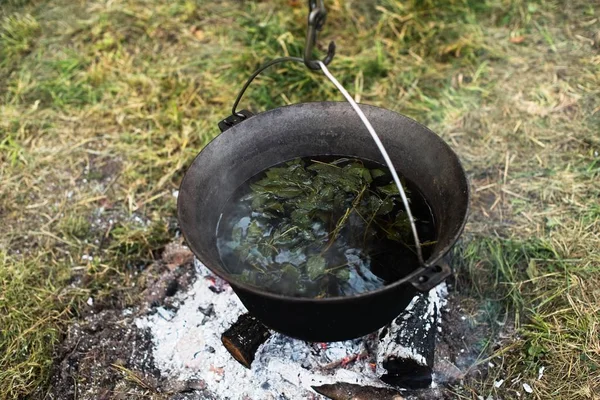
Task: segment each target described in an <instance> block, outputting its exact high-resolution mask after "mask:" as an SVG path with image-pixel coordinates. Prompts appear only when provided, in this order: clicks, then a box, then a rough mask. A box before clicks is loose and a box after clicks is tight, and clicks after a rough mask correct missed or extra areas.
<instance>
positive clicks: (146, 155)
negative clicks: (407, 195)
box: [0, 0, 600, 399]
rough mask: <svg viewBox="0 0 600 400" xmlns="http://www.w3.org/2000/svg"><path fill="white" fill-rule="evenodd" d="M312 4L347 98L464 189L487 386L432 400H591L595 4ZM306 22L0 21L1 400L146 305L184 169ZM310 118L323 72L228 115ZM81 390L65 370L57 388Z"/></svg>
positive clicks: (178, 14)
mask: <svg viewBox="0 0 600 400" xmlns="http://www.w3.org/2000/svg"><path fill="white" fill-rule="evenodd" d="M325 3H326V5H327V8H328V10H329V15H328V19H327V24H326V26H325V29H324V31H323V32H322V34H321V35H320V38H319V49H320V51H319V54H323V50H324V49H325V47H326V45H327V43H328V42H329V41H330V40H335V42H336V44H337V46H338V54H337V55H336V57H335V59H334V61H333V62H332V64H331V66H330V69H331V71H332V73H333V74H334V75H336V76H337V77H338V78H339V80H340V81H341V82H342V83H343V84H344V85H345V86H346V87H347V88H348V90H349V91H350V92H351V93H352V94H353V95H354V96H355V98H356V99H357V100H359V101H361V102H364V103H368V104H374V105H378V106H382V107H385V108H389V109H392V110H394V111H397V112H400V113H403V114H406V115H408V116H410V117H412V118H415V119H416V120H417V121H419V122H422V123H424V124H426V125H427V126H429V127H430V128H432V129H433V130H434V131H435V132H437V133H438V134H439V135H441V136H442V137H443V138H444V139H445V140H446V141H447V142H448V143H449V144H450V145H451V146H452V147H453V148H454V150H455V151H456V152H457V153H458V154H459V157H460V159H461V160H462V162H463V164H464V166H465V168H466V170H467V173H468V175H469V179H470V182H471V193H472V202H471V213H470V219H469V223H468V224H467V227H466V229H465V233H464V235H463V237H462V240H461V241H460V243H459V244H458V245H457V246H456V248H455V251H454V256H455V259H456V260H457V261H456V263H455V265H456V280H457V289H458V290H459V292H460V293H461V294H462V295H463V305H462V308H463V310H466V311H468V313H469V321H470V322H472V324H473V325H474V326H477V325H478V324H481V323H486V324H487V325H489V326H492V327H495V328H496V329H494V330H493V331H490V332H488V333H487V334H486V335H481V338H480V340H481V346H480V347H481V349H482V350H481V354H480V355H479V356H478V359H477V361H476V364H477V366H479V367H482V366H483V367H485V366H487V365H488V363H489V362H492V363H493V365H494V367H493V368H487V373H486V374H482V375H474V376H470V377H468V378H465V379H464V381H463V382H462V383H461V384H458V385H454V386H452V387H450V388H449V389H448V390H449V391H450V392H451V393H453V394H452V396H454V398H459V399H477V398H478V396H482V397H483V398H486V397H487V396H490V395H491V396H492V397H493V398H496V397H501V398H505V399H506V398H515V397H516V392H517V391H519V392H520V393H521V395H522V396H525V395H527V396H529V397H531V398H538V399H549V398H552V399H590V398H591V399H598V398H600V289H599V288H600V278H599V274H598V272H600V250H598V249H599V248H600V202H599V200H598V199H599V196H600V184H599V179H600V5H599V4H598V3H597V2H595V1H589V0H573V1H568V2H567V1H564V2H563V1H559V0H554V1H551V0H550V1H541V0H540V1H525V0H486V1H475V0H436V1H434V0H425V1H417V0H407V1H393V0H382V1H378V2H376V3H375V2H361V1H358V0H352V1H351V0H348V1H341V0H331V1H326V2H325ZM305 7H306V4H305V2H304V1H295V0H279V1H268V2H267V1H227V0H226V1H220V2H205V1H200V0H196V1H193V0H176V1H170V2H159V1H155V0H151V1H141V0H117V1H102V0H93V1H86V2H84V1H71V0H57V1H53V2H45V1H42V0H8V1H4V2H3V3H2V7H1V8H0V182H1V185H0V218H1V222H2V223H1V224H0V327H1V328H0V329H1V330H0V398H2V399H12V398H44V396H45V395H46V394H48V393H50V392H51V391H52V386H53V385H52V382H53V378H52V377H53V376H56V373H57V371H59V370H60V363H61V359H62V357H65V354H63V353H62V352H61V351H62V350H63V349H64V348H65V343H69V342H68V341H69V340H73V339H72V338H70V337H69V332H73V330H74V329H75V330H76V329H77V326H81V324H88V323H89V321H88V320H89V315H90V311H91V310H93V311H94V312H95V313H102V312H104V314H103V315H111V313H113V312H114V311H111V310H122V309H126V308H128V307H139V306H140V304H142V303H143V301H146V300H144V299H145V297H144V296H146V295H147V292H146V290H147V289H148V288H149V287H152V285H154V284H155V282H156V281H157V280H160V278H159V275H161V276H162V273H163V272H165V271H166V270H165V268H166V269H169V265H173V263H171V264H170V263H169V262H168V261H164V259H163V250H164V248H165V245H166V244H167V243H170V242H172V241H173V239H174V238H176V237H177V234H178V231H177V223H176V219H175V214H176V204H175V196H174V193H176V190H177V187H178V184H179V182H180V181H181V178H182V176H183V173H184V172H185V168H186V166H188V165H189V164H190V162H191V160H192V159H193V157H194V156H195V154H196V153H197V152H198V151H199V150H200V149H201V148H202V146H203V145H205V144H206V143H207V142H208V141H209V140H210V139H211V138H212V137H214V136H215V135H216V134H217V133H218V129H217V122H218V121H219V120H220V119H221V118H224V117H226V116H228V115H229V113H230V108H231V105H232V101H233V99H234V98H235V95H236V94H237V91H238V90H239V88H240V86H241V85H242V83H243V81H244V80H245V78H246V77H247V76H248V74H249V73H251V71H252V70H253V69H254V68H256V67H257V66H258V65H259V64H260V63H261V62H263V61H265V60H269V59H272V58H274V57H276V56H280V55H284V54H290V55H301V53H302V49H303V40H304V39H303V36H304V34H305V23H306V9H305ZM325 99H327V100H341V97H340V95H339V94H337V93H336V91H335V89H334V88H333V87H332V86H331V85H330V84H329V83H328V82H327V81H326V80H325V78H324V77H323V76H322V75H320V74H318V73H311V72H308V71H307V70H306V69H305V68H304V67H303V66H301V65H282V66H278V67H275V68H274V69H273V70H272V71H271V72H270V73H268V74H266V75H265V76H264V77H262V78H259V79H258V80H257V82H256V84H255V85H254V86H253V87H251V88H250V90H249V92H248V94H247V96H246V97H245V98H244V99H243V100H242V104H243V108H249V109H251V110H253V111H255V112H258V111H261V110H265V109H269V108H273V107H276V106H279V105H283V104H289V103H296V102H300V101H311V100H314V101H319V100H325ZM181 263H183V262H181ZM174 264H180V262H179V261H178V262H174ZM161 268H162V269H161ZM180 268H181V267H180ZM144 293H145V294H144ZM90 299H91V300H90ZM89 303H91V304H92V305H90V304H89ZM115 318H116V317H115ZM139 339H140V340H142V339H143V338H139ZM82 345H84V348H85V346H88V344H86V343H82ZM138 367H140V366H136V365H121V364H119V363H117V362H116V363H115V366H114V367H113V368H114V369H115V370H114V371H112V372H111V373H110V376H112V378H111V379H113V380H114V382H113V383H111V384H112V385H114V387H117V388H120V387H122V386H123V387H124V386H126V387H127V388H131V389H124V390H125V392H126V393H127V390H132V391H137V392H136V393H138V392H139V393H142V395H144V396H146V395H152V393H155V392H156V391H153V388H154V386H152V385H151V384H148V383H146V381H143V380H140V379H138V375H136V372H135V369H136V368H138ZM542 367H544V368H545V369H544V370H543V371H544V372H543V376H542V377H541V379H538V375H539V372H540V368H542ZM115 371H117V372H118V373H114V372H115ZM85 376H86V375H85V371H82V370H77V369H75V370H74V372H73V373H72V375H71V378H72V380H73V385H74V386H77V385H78V384H79V383H82V384H83V383H85V382H84V381H85ZM501 379H502V380H504V383H503V384H502V385H499V387H497V386H498V385H497V384H496V385H494V383H495V382H499V381H500V380H501ZM523 379H527V381H530V382H534V383H535V384H532V391H533V393H531V394H526V393H525V392H524V391H523V388H522V381H523ZM144 385H146V386H144ZM140 388H141V389H140ZM116 392H117V390H115V391H114V393H116ZM111 393H113V392H111ZM154 395H155V396H159V394H156V393H155V394H154ZM108 396H109V397H110V394H109V395H108ZM80 398H82V397H80Z"/></svg>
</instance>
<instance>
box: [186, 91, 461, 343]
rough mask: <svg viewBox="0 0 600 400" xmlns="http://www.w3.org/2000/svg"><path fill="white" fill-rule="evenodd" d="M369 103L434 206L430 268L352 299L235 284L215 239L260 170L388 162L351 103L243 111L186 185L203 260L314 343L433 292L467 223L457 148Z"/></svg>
mask: <svg viewBox="0 0 600 400" xmlns="http://www.w3.org/2000/svg"><path fill="white" fill-rule="evenodd" d="M360 107H361V109H362V110H363V111H364V113H365V114H366V116H367V118H368V119H369V121H370V122H371V124H372V125H373V127H374V128H375V131H376V132H377V133H378V135H379V136H380V138H381V141H382V142H383V144H384V145H385V147H386V149H387V151H388V153H389V155H390V157H391V159H392V162H393V163H394V165H395V167H396V169H397V170H398V171H399V172H401V173H402V174H403V175H404V176H405V177H406V178H407V179H408V180H410V181H412V182H414V183H415V184H416V185H417V186H418V188H419V189H420V191H421V192H422V193H423V195H424V196H425V198H426V200H427V201H428V203H429V205H430V206H431V208H432V212H433V216H434V219H435V222H436V227H437V244H436V245H435V248H434V250H433V252H432V254H431V256H430V257H429V259H428V260H427V261H426V268H424V269H422V268H421V269H420V268H419V266H418V265H415V266H414V272H413V273H411V274H409V275H410V276H408V277H407V278H406V279H402V280H400V281H397V282H395V283H393V284H390V285H388V286H385V287H383V288H380V289H378V290H375V291H372V292H367V293H364V294H360V295H356V296H350V297H336V298H326V299H310V298H298V297H287V296H281V295H277V294H273V293H269V292H265V291H261V290H260V289H257V288H255V287H253V286H249V285H246V284H243V283H240V282H236V281H234V280H232V278H231V276H229V275H228V273H227V272H226V270H224V268H223V265H222V262H221V259H220V257H219V253H218V251H217V245H216V235H215V232H216V226H217V222H218V220H219V216H220V213H221V209H222V207H223V206H224V204H226V202H227V201H228V199H229V197H230V196H231V195H232V194H233V192H234V191H235V189H236V188H237V187H238V186H240V185H241V184H242V183H244V182H245V181H246V180H248V179H249V178H251V177H252V176H254V175H256V174H257V173H259V172H261V171H263V170H265V169H267V168H269V167H271V166H273V165H275V164H279V163H281V162H284V161H288V160H291V159H294V158H297V157H307V156H319V155H336V156H353V157H358V158H362V159H366V160H371V161H375V162H379V163H383V160H382V157H381V155H380V153H379V151H378V149H377V147H376V145H375V144H374V143H373V140H372V139H371V137H370V136H369V134H368V132H367V130H366V128H365V127H364V125H363V124H362V122H361V121H360V119H359V117H358V116H357V115H356V113H355V112H354V111H353V110H352V108H351V106H350V105H349V104H348V103H337V102H319V103H305V104H294V105H291V106H287V107H281V108H276V109H273V110H270V111H266V112H263V113H260V114H257V115H252V114H251V113H249V112H247V111H246V112H243V114H244V115H245V116H244V117H236V116H232V117H230V118H228V119H226V120H223V121H222V122H221V123H220V124H219V126H220V127H221V129H222V130H224V132H222V133H221V134H220V135H219V136H217V137H216V138H215V139H214V140H213V141H212V142H210V143H209V144H208V145H207V146H206V147H205V148H204V149H203V150H202V151H201V152H200V154H198V156H197V157H196V159H195V160H194V161H193V163H192V165H191V166H190V168H189V169H188V171H187V173H186V175H185V177H184V178H183V182H182V183H181V188H180V190H179V199H178V214H179V223H180V226H181V230H182V232H183V235H184V237H185V239H186V241H187V243H188V245H189V246H190V248H191V250H192V251H193V252H194V254H195V255H196V256H197V257H198V259H199V260H200V261H201V262H202V263H203V264H204V265H206V266H207V267H208V268H209V269H210V270H212V271H213V272H214V273H215V274H217V275H218V276H220V277H221V278H223V279H225V280H227V281H228V282H229V283H230V284H231V287H232V288H233V290H234V291H235V293H236V294H237V295H238V296H239V298H240V300H241V301H242V303H243V304H244V306H246V308H247V309H248V311H249V312H250V313H251V314H253V315H254V316H255V317H256V318H258V319H259V320H260V321H261V322H263V323H264V324H265V325H266V326H268V327H269V328H271V329H273V330H276V331H279V332H281V333H283V334H286V335H288V336H292V337H295V338H298V339H303V340H307V341H315V342H327V341H338V340H347V339H352V338H356V337H360V336H363V335H366V334H368V333H370V332H373V331H376V330H377V329H379V328H381V327H382V326H384V325H385V324H387V323H389V322H390V321H392V320H393V319H394V318H395V317H396V316H397V315H398V314H399V313H400V312H401V311H402V310H404V309H405V308H406V306H407V305H408V303H409V302H410V300H411V299H412V298H413V297H414V295H415V294H416V293H417V290H420V291H427V290H429V289H431V288H432V287H434V286H435V285H437V284H438V283H440V282H441V281H442V280H444V279H445V278H446V277H447V276H448V275H449V274H450V268H449V266H448V265H447V263H446V262H444V259H443V257H444V255H445V254H446V253H447V252H448V251H449V250H450V248H451V247H452V246H453V245H454V243H455V242H456V240H457V239H458V237H459V235H460V233H461V232H462V229H463V226H464V224H465V222H466V218H467V211H468V204H469V190H468V183H467V178H466V176H465V172H464V170H463V168H462V166H461V164H460V162H459V160H458V158H457V156H456V154H455V153H454V152H453V151H452V149H450V147H449V146H448V145H447V144H446V143H445V142H444V141H443V140H442V139H441V138H440V137H438V136H437V135H436V134H435V133H433V132H432V131H430V130H429V129H427V128H426V127H424V126H422V125H420V124H418V123H416V122H415V121H413V120H411V119H409V118H407V117H404V116H402V115H399V114H397V113H395V112H392V111H389V110H385V109H382V108H377V107H372V106H367V105H361V106H360Z"/></svg>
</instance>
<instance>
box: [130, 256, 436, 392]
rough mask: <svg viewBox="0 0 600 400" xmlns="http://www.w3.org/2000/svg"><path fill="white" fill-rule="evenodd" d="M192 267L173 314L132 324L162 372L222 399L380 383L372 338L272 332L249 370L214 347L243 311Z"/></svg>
mask: <svg viewBox="0 0 600 400" xmlns="http://www.w3.org/2000/svg"><path fill="white" fill-rule="evenodd" d="M196 267H197V272H198V274H197V275H198V279H197V280H196V282H195V283H194V285H193V286H192V287H190V289H189V290H188V292H187V293H180V294H179V295H178V298H177V300H178V302H179V309H178V310H177V311H176V312H173V311H169V310H166V309H164V308H160V307H159V308H158V309H157V312H156V313H155V314H153V315H151V316H147V317H143V318H140V319H138V320H137V321H136V325H137V326H138V327H139V328H148V329H149V330H150V331H151V334H152V337H153V343H154V351H153V353H154V359H155V362H156V367H157V368H158V369H159V370H160V371H161V374H163V376H165V377H167V378H169V379H173V380H182V381H189V380H202V381H204V383H205V384H206V389H207V390H208V391H210V392H211V393H212V394H213V395H214V396H216V397H217V398H222V399H242V398H245V399H253V400H258V399H280V398H284V399H300V398H313V399H324V397H322V396H320V395H318V394H317V393H316V392H314V391H313V390H312V388H311V386H318V385H321V384H331V383H336V382H347V383H354V384H361V385H370V386H377V387H385V386H386V385H385V384H384V383H383V382H382V381H380V380H379V378H378V374H377V372H376V371H375V365H374V362H375V360H374V355H375V354H376V352H377V348H376V346H377V337H376V335H371V336H367V337H364V338H360V339H356V340H350V341H345V342H334V343H326V344H325V343H307V342H303V341H300V340H295V339H292V338H289V337H287V336H284V335H281V334H278V333H273V335H272V336H271V337H270V338H269V339H268V340H267V341H266V342H265V343H264V344H263V345H262V346H261V347H260V348H259V349H258V351H257V353H256V357H255V360H254V362H253V363H252V369H246V368H244V367H243V366H242V365H241V364H239V363H238V362H237V361H235V360H234V359H233V358H232V357H231V355H230V354H229V353H228V352H227V350H226V349H225V347H224V346H223V345H222V343H221V334H222V333H223V332H224V331H225V330H226V329H227V328H229V327H230V326H231V324H233V323H234V322H235V321H236V320H237V318H238V317H239V315H241V314H243V313H245V312H246V311H247V310H246V309H245V307H244V306H243V305H242V303H241V302H240V300H239V299H238V297H237V296H236V295H235V294H234V292H233V290H232V289H231V287H230V286H229V285H228V284H227V283H226V282H225V281H223V280H222V279H220V278H218V277H216V276H215V275H214V274H212V273H211V272H210V271H209V270H208V269H207V268H206V267H204V266H203V265H202V264H200V263H199V262H198V261H196ZM443 286H444V288H442V289H439V291H432V293H433V294H430V296H437V297H435V298H436V299H437V300H436V301H437V302H438V304H440V307H441V304H442V302H443V300H442V298H443V297H444V295H445V290H446V289H445V285H443ZM210 287H212V290H211V288H210ZM211 308H212V311H210V310H211ZM348 361H349V362H348ZM200 398H201V397H198V399H200Z"/></svg>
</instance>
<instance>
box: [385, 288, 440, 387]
mask: <svg viewBox="0 0 600 400" xmlns="http://www.w3.org/2000/svg"><path fill="white" fill-rule="evenodd" d="M439 308H440V304H439V297H438V296H437V295H436V293H435V289H433V290H432V291H430V293H429V294H427V293H425V294H419V295H417V296H416V297H415V298H414V299H413V301H412V303H411V304H410V305H409V307H407V309H406V310H405V311H404V312H403V313H402V314H400V316H399V317H397V318H396V319H395V320H394V321H393V322H392V323H391V324H390V325H389V326H388V327H387V329H385V328H384V329H383V330H382V331H381V333H380V342H379V346H378V350H377V364H378V369H379V372H380V377H381V380H383V381H384V382H386V383H388V384H390V385H393V386H397V387H403V388H409V389H419V388H426V387H429V386H430V385H431V382H432V373H433V360H434V353H435V334H436V331H437V319H438V313H439Z"/></svg>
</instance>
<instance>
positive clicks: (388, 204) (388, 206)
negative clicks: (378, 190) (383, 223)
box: [377, 197, 394, 215]
mask: <svg viewBox="0 0 600 400" xmlns="http://www.w3.org/2000/svg"><path fill="white" fill-rule="evenodd" d="M393 209H394V200H393V199H392V198H391V197H386V198H385V199H383V201H382V203H381V207H379V210H377V215H387V214H389V213H390V212H392V210H393Z"/></svg>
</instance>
